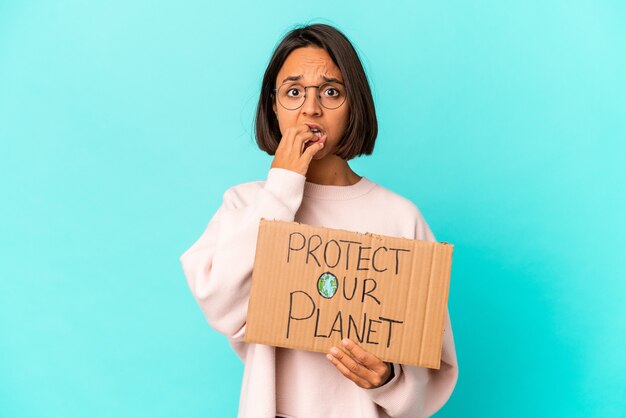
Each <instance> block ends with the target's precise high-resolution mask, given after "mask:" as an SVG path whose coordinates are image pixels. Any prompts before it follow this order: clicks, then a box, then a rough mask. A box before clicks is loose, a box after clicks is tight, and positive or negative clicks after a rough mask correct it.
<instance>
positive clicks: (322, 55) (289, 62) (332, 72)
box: [276, 47, 343, 84]
mask: <svg viewBox="0 0 626 418" xmlns="http://www.w3.org/2000/svg"><path fill="white" fill-rule="evenodd" d="M276 78H277V82H278V83H279V84H280V83H283V82H285V81H290V80H292V81H294V80H300V81H310V82H324V81H329V80H338V81H343V78H342V76H341V71H340V70H339V67H337V65H335V63H334V62H333V60H332V58H330V55H328V53H327V52H326V51H325V50H324V49H322V48H312V47H307V48H298V49H296V50H294V51H292V52H291V53H290V54H289V56H287V59H285V62H284V63H283V66H282V67H281V69H280V71H279V72H278V75H277V77H276Z"/></svg>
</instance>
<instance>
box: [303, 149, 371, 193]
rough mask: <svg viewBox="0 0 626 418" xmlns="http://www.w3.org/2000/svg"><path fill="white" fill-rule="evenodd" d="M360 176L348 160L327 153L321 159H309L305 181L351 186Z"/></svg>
mask: <svg viewBox="0 0 626 418" xmlns="http://www.w3.org/2000/svg"><path fill="white" fill-rule="evenodd" d="M360 179H361V177H360V176H359V175H357V174H356V173H355V172H354V171H352V169H351V168H350V166H349V165H348V162H347V161H346V160H344V159H343V158H341V157H338V156H336V155H327V156H325V157H324V158H322V159H321V160H315V159H313V160H311V163H310V164H309V169H308V171H307V173H306V181H308V182H311V183H315V184H322V185H328V186H351V185H353V184H355V183H357V182H358V181H359V180H360Z"/></svg>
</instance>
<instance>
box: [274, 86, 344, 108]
mask: <svg viewBox="0 0 626 418" xmlns="http://www.w3.org/2000/svg"><path fill="white" fill-rule="evenodd" d="M288 83H293V82H291V81H285V82H284V83H283V84H281V85H280V86H278V87H276V88H273V89H272V91H273V92H274V95H275V97H276V101H277V102H278V103H279V104H280V105H281V106H282V107H284V108H285V109H287V110H298V109H300V108H301V107H302V105H304V103H305V102H306V89H308V88H309V87H315V88H317V101H318V103H319V104H320V106H322V107H323V108H324V109H328V110H335V109H339V108H340V107H341V106H343V104H344V103H345V102H346V99H347V98H348V94H347V93H346V97H344V99H343V102H341V104H340V105H339V106H337V107H326V106H324V105H323V104H322V98H321V96H320V94H319V92H320V87H322V86H323V85H325V84H332V83H330V82H328V81H326V82H324V83H322V84H318V85H317V86H315V85H311V86H303V88H304V99H303V100H302V104H301V105H300V106H298V107H295V108H293V109H290V108H288V107H286V106H285V105H284V104H282V103H281V102H280V100H279V99H278V94H276V93H278V90H280V88H281V87H282V86H284V85H285V84H288ZM334 83H336V84H341V85H342V86H343V87H344V88H345V87H346V85H345V84H343V83H341V82H339V81H334Z"/></svg>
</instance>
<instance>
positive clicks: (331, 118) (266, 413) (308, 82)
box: [181, 24, 458, 418]
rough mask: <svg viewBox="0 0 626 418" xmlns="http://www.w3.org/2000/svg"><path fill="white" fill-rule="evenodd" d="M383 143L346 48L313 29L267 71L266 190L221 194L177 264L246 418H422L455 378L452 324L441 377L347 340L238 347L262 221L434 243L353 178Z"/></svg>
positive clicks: (323, 29) (407, 204)
mask: <svg viewBox="0 0 626 418" xmlns="http://www.w3.org/2000/svg"><path fill="white" fill-rule="evenodd" d="M377 133H378V128H377V121H376V113H375V110H374V103H373V100H372V95H371V91H370V88H369V84H368V82H367V78H366V75H365V72H364V70H363V67H362V65H361V62H360V60H359V58H358V55H357V53H356V51H355V50H354V48H353V46H352V45H351V43H350V41H349V40H348V39H347V38H346V37H345V36H344V35H343V34H342V33H341V32H340V31H338V30H337V29H335V28H333V27H331V26H328V25H324V24H314V25H309V26H304V27H300V28H296V29H294V30H292V31H291V32H289V33H288V34H287V35H286V36H285V37H284V38H283V39H282V41H281V42H280V44H279V45H278V46H277V47H276V49H275V50H274V53H273V56H272V58H271V59H270V62H269V65H268V67H267V69H266V72H265V76H264V78H263V84H262V87H261V95H260V99H259V104H258V108H257V115H256V136H257V143H258V145H259V147H260V148H261V149H262V150H263V151H265V152H267V153H268V154H270V155H274V159H273V161H272V164H271V167H270V169H269V172H268V173H267V178H266V180H263V181H254V182H249V183H243V184H239V185H236V186H233V187H231V188H229V189H228V190H226V192H225V193H224V196H223V203H222V205H221V206H220V208H219V209H218V210H217V212H216V213H215V214H214V215H213V217H212V218H211V220H210V221H209V224H208V226H207V228H206V230H205V231H204V233H203V234H202V236H201V237H200V238H199V239H198V241H197V242H196V243H194V244H193V246H192V247H191V248H189V249H188V250H187V251H186V252H185V253H184V254H183V255H182V256H181V263H182V266H183V269H184V271H185V275H186V277H187V281H188V284H189V286H190V289H191V291H192V293H193V295H194V297H195V298H196V300H197V302H198V303H199V305H200V307H201V308H202V310H203V312H204V314H205V316H206V318H207V320H208V322H209V323H210V324H211V325H212V326H213V327H214V328H215V329H216V330H218V331H219V332H221V333H223V334H225V335H226V336H227V337H228V339H229V342H230V343H231V345H232V347H233V349H234V350H235V351H236V353H237V354H238V355H239V356H240V357H241V359H242V360H243V362H244V364H245V367H244V375H243V382H242V389H241V394H240V405H239V416H240V417H274V416H283V417H298V418H301V417H305V418H309V417H411V418H415V417H427V416H430V415H432V414H434V413H435V412H436V411H437V410H438V409H439V408H441V406H442V405H443V404H444V403H445V402H446V401H447V400H448V398H449V396H450V394H451V393H452V390H453V388H454V386H455V384H456V381H457V376H458V368H457V360H456V352H455V347H454V340H453V335H452V329H451V325H450V319H449V316H447V318H446V327H445V333H444V339H443V351H442V357H441V359H442V361H441V368H440V369H438V370H435V369H427V368H421V367H415V366H407V365H399V364H389V363H385V362H383V361H381V360H380V359H378V358H377V357H375V356H374V355H372V354H370V353H368V352H367V351H366V350H365V349H364V348H363V347H361V346H359V345H358V344H356V343H355V342H354V341H350V340H345V341H343V342H342V343H343V344H344V347H343V348H344V350H345V351H346V352H349V353H351V355H346V354H344V353H343V352H342V350H339V349H338V348H337V347H333V348H332V349H331V350H330V351H329V353H327V354H326V355H324V354H322V353H316V352H308V351H302V350H290V349H284V348H277V347H270V346H265V345H260V344H247V343H245V342H244V341H243V335H244V332H245V326H246V310H247V305H248V295H249V290H250V278H251V274H252V266H253V263H254V254H255V249H256V235H257V231H258V224H259V220H260V218H262V217H263V218H266V219H279V220H284V221H297V222H301V223H306V224H311V225H316V226H324V227H329V228H338V229H346V230H351V231H357V232H362V233H365V232H370V233H374V234H380V235H392V236H401V237H405V238H411V239H421V240H429V241H435V237H434V236H433V234H432V232H431V231H430V229H429V227H428V225H427V223H426V222H425V221H424V219H423V217H422V215H421V213H420V211H419V210H418V208H417V206H415V204H413V203H412V202H411V201H409V200H407V199H405V198H404V197H402V196H400V195H398V194H396V193H394V192H392V191H390V190H388V189H386V188H384V187H382V186H380V185H378V184H376V183H374V182H372V181H370V180H369V179H367V178H366V177H364V176H359V175H358V174H356V173H355V172H354V171H353V170H352V169H351V168H350V166H349V164H348V161H349V160H350V159H352V158H354V157H356V156H359V155H363V154H365V155H370V154H371V153H372V151H373V149H374V142H375V139H376V136H377Z"/></svg>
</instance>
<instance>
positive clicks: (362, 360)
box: [326, 339, 391, 389]
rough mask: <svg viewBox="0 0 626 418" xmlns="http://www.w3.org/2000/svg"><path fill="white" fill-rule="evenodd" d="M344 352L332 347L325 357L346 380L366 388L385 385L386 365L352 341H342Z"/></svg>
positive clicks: (387, 372)
mask: <svg viewBox="0 0 626 418" xmlns="http://www.w3.org/2000/svg"><path fill="white" fill-rule="evenodd" d="M342 343H343V346H344V347H345V349H346V352H345V353H344V352H343V351H341V350H339V349H338V348H336V347H332V348H331V350H330V353H329V354H328V355H327V356H326V357H327V358H328V359H329V360H330V361H331V362H332V363H333V364H334V365H335V367H336V368H337V369H338V370H339V371H340V372H341V373H342V374H343V375H344V376H346V377H347V378H348V379H350V380H352V381H353V382H354V383H356V384H357V385H359V386H361V387H363V388H366V389H371V388H376V387H379V386H380V385H382V384H383V383H385V381H386V380H387V378H388V377H389V374H390V373H391V370H390V369H389V367H391V366H389V365H388V364H386V363H385V362H383V361H382V360H380V359H379V358H378V357H376V356H374V355H373V354H371V353H369V352H368V351H366V350H364V349H363V348H361V347H359V346H358V345H357V344H355V343H354V342H353V341H352V340H349V339H345V340H343V341H342Z"/></svg>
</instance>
